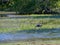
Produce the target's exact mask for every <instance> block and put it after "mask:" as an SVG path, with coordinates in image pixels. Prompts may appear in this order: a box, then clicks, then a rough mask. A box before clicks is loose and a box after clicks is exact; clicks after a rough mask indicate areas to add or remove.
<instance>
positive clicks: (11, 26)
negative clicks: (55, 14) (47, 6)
mask: <svg viewBox="0 0 60 45" xmlns="http://www.w3.org/2000/svg"><path fill="white" fill-rule="evenodd" d="M37 24H42V27H36V25H37ZM52 28H60V18H40V19H36V18H35V19H32V18H31V19H30V18H25V19H24V18H18V19H7V18H6V19H0V32H11V31H13V32H14V31H18V30H30V29H52Z"/></svg>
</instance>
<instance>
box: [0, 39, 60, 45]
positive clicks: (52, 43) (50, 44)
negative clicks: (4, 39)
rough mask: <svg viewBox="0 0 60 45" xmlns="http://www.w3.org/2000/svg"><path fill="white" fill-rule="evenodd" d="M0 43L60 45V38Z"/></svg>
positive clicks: (12, 44) (8, 44)
mask: <svg viewBox="0 0 60 45" xmlns="http://www.w3.org/2000/svg"><path fill="white" fill-rule="evenodd" d="M0 45H60V40H28V41H17V42H10V43H0Z"/></svg>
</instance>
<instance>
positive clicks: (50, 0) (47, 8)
mask: <svg viewBox="0 0 60 45" xmlns="http://www.w3.org/2000/svg"><path fill="white" fill-rule="evenodd" d="M59 9H60V0H9V1H5V2H4V1H2V3H1V1H0V10H4V11H16V12H19V13H20V14H28V13H29V14H31V13H37V14H42V13H54V14H55V13H60V10H59Z"/></svg>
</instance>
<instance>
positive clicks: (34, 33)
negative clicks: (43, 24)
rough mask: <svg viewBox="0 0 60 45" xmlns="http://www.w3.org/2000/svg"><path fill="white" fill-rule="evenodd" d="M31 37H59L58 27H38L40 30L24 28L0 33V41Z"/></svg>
mask: <svg viewBox="0 0 60 45" xmlns="http://www.w3.org/2000/svg"><path fill="white" fill-rule="evenodd" d="M32 38H60V28H58V29H42V30H41V29H40V30H24V31H16V32H15V33H0V42H3V41H15V40H24V39H32Z"/></svg>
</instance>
